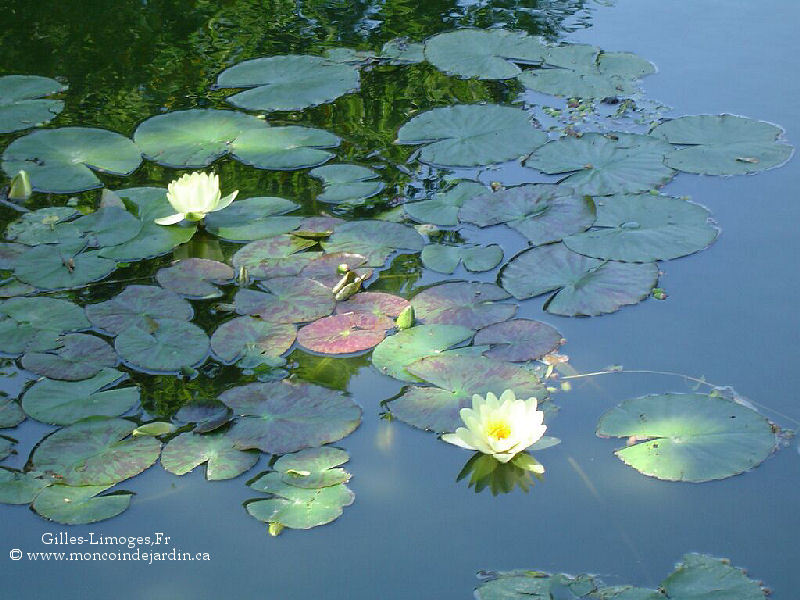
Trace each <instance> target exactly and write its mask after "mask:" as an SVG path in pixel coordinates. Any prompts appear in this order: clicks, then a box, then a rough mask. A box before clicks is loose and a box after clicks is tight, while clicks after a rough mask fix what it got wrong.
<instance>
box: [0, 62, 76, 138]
mask: <svg viewBox="0 0 800 600" xmlns="http://www.w3.org/2000/svg"><path fill="white" fill-rule="evenodd" d="M66 89H67V86H65V85H62V84H60V83H59V82H58V81H56V80H55V79H50V78H49V77H41V76H39V75H5V76H3V77H0V133H11V132H13V131H20V130H22V129H28V128H29V127H38V126H39V125H44V124H45V123H47V122H49V121H52V120H53V119H54V118H55V117H56V115H58V113H60V112H61V111H62V110H64V102H63V101H62V100H50V99H48V98H44V96H50V95H51V94H57V93H59V92H63V91H64V90H66Z"/></svg>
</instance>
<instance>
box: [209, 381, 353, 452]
mask: <svg viewBox="0 0 800 600" xmlns="http://www.w3.org/2000/svg"><path fill="white" fill-rule="evenodd" d="M219 399H220V400H222V402H224V403H225V404H226V405H227V406H229V407H230V408H231V409H232V410H233V412H234V414H235V415H236V419H235V421H234V422H233V425H232V427H231V429H230V430H229V432H228V435H229V436H230V437H231V439H233V440H234V447H236V448H239V449H241V450H246V449H249V448H258V449H259V450H261V451H262V452H268V453H270V454H286V453H287V452H296V451H298V450H302V449H303V448H312V447H314V446H321V445H323V444H328V443H330V442H335V441H338V440H340V439H342V438H343V437H345V436H347V435H349V434H350V433H352V432H353V431H354V430H355V429H356V427H358V424H359V423H360V422H361V409H360V408H359V407H358V405H357V404H356V403H355V402H353V401H352V400H351V399H350V398H348V397H346V396H345V395H344V394H342V393H341V392H336V391H333V390H329V389H327V388H323V387H320V386H316V385H312V384H307V383H290V382H288V381H281V382H273V383H251V384H248V385H244V386H239V387H235V388H232V389H230V390H227V391H226V392H223V393H222V394H221V395H220V397H219Z"/></svg>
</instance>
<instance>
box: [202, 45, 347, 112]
mask: <svg viewBox="0 0 800 600" xmlns="http://www.w3.org/2000/svg"><path fill="white" fill-rule="evenodd" d="M358 85H359V77H358V69H357V68H356V67H354V66H351V65H346V64H340V63H335V62H332V61H329V60H326V59H324V58H321V57H319V56H309V55H296V54H287V55H283V56H270V57H267V58H256V59H253V60H246V61H244V62H241V63H239V64H237V65H234V66H232V67H229V68H228V69H225V70H224V71H223V72H222V73H220V75H219V77H218V78H217V87H220V88H252V89H249V90H246V91H244V92H239V93H238V94H234V95H233V96H229V97H228V99H227V100H228V102H230V103H231V104H233V105H234V106H237V107H239V108H243V109H245V110H257V111H265V112H269V111H274V110H303V109H304V108H308V107H309V106H316V105H318V104H324V103H325V102H330V101H332V100H335V99H336V98H338V97H339V96H342V95H344V94H347V93H348V92H354V91H356V90H357V89H358Z"/></svg>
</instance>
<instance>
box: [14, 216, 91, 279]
mask: <svg viewBox="0 0 800 600" xmlns="http://www.w3.org/2000/svg"><path fill="white" fill-rule="evenodd" d="M79 214H80V213H79V212H78V211H77V210H75V209H74V208H71V207H69V206H47V207H45V208H39V209H37V210H32V211H30V212H26V213H23V214H22V215H21V216H20V217H19V219H17V220H16V221H14V222H13V223H10V224H9V226H8V227H7V228H6V238H8V239H9V240H14V241H16V242H21V243H23V244H27V245H29V246H37V245H39V244H59V243H64V242H73V241H76V240H77V239H78V238H79V237H80V231H79V229H78V228H77V227H75V225H74V224H73V223H70V220H71V219H74V218H75V217H77V216H78V215H79ZM16 254H17V257H19V255H20V254H22V252H17V253H16ZM6 260H8V258H6ZM9 268H14V263H13V262H12V264H11V266H10V267H9Z"/></svg>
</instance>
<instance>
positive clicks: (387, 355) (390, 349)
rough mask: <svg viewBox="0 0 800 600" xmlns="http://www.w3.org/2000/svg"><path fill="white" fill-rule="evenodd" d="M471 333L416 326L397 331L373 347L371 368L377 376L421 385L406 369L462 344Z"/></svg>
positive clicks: (445, 327)
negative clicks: (372, 367)
mask: <svg viewBox="0 0 800 600" xmlns="http://www.w3.org/2000/svg"><path fill="white" fill-rule="evenodd" d="M474 333H475V332H474V331H473V330H472V329H469V328H468V327H462V326H461V325H417V326H415V327H410V328H409V329H404V330H403V331H398V332H397V333H396V334H394V335H391V336H389V337H387V338H386V339H385V340H383V341H382V342H381V343H380V344H378V345H377V346H376V347H375V350H374V351H373V353H372V364H373V366H374V367H375V368H376V369H378V370H379V371H380V372H381V373H383V374H385V375H389V376H390V377H394V378H395V379H399V380H401V381H422V380H421V379H419V378H418V377H415V376H414V375H412V374H411V373H409V372H408V371H407V370H406V367H407V366H408V365H410V364H413V363H415V362H416V361H418V360H419V359H421V358H424V357H426V356H433V355H435V354H439V353H440V352H442V351H444V350H447V349H448V348H450V347H452V346H455V345H456V344H460V343H461V342H465V341H467V340H468V339H470V338H471V337H472V335H473V334H474Z"/></svg>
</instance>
